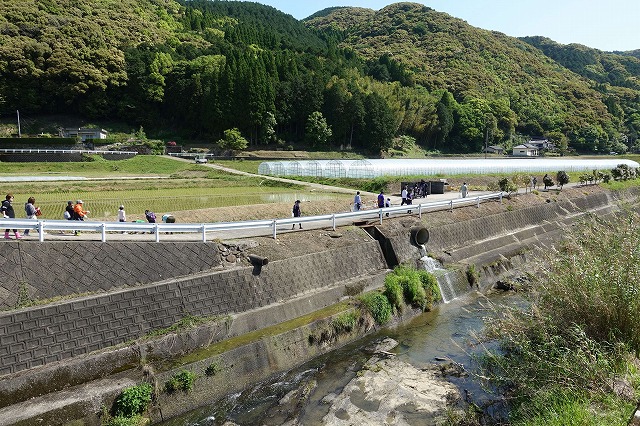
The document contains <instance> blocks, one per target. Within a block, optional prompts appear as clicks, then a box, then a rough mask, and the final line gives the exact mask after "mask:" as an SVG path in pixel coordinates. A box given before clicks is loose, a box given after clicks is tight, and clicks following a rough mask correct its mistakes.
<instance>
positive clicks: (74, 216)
mask: <svg viewBox="0 0 640 426" xmlns="http://www.w3.org/2000/svg"><path fill="white" fill-rule="evenodd" d="M13 201H14V196H13V194H11V193H9V194H7V195H6V197H5V199H4V201H3V202H2V206H0V212H2V217H3V218H5V219H15V218H16V211H15V209H14V206H13ZM24 211H25V217H26V218H27V219H38V217H39V216H41V215H42V210H40V208H39V207H37V206H36V199H35V198H34V197H29V199H28V200H27V202H26V203H25V204H24ZM89 213H90V211H89V210H85V209H84V202H83V201H82V200H76V202H75V204H74V202H73V201H67V205H66V207H65V209H64V213H63V217H64V219H66V220H82V221H83V220H85V218H86V217H87V216H88V215H89ZM144 215H145V218H146V219H147V221H148V222H149V223H156V215H155V213H154V212H152V211H151V210H145V211H144ZM165 216H166V217H167V218H171V219H172V220H171V221H172V222H173V221H175V219H173V217H172V216H171V215H168V214H167V215H165ZM165 216H163V221H164V220H165ZM126 221H127V214H126V212H125V210H124V205H121V206H120V207H119V209H118V222H126ZM167 222H169V220H167ZM11 231H13V234H14V236H15V238H16V239H17V240H19V239H22V237H23V236H28V235H29V229H25V230H24V232H23V233H22V234H20V232H19V231H18V230H17V229H6V230H5V232H4V238H5V239H8V240H10V239H12V238H11V235H10V233H11ZM75 234H76V235H78V234H79V232H78V231H76V232H75Z"/></svg>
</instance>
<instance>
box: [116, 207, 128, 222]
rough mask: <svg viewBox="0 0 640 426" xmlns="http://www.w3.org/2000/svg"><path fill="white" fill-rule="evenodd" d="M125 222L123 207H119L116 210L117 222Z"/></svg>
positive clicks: (125, 216)
mask: <svg viewBox="0 0 640 426" xmlns="http://www.w3.org/2000/svg"><path fill="white" fill-rule="evenodd" d="M126 221H127V213H126V212H125V211H124V206H120V208H118V222H126Z"/></svg>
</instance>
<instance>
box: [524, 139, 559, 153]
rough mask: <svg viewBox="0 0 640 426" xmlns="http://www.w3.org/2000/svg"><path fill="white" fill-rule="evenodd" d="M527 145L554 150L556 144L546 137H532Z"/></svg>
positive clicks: (539, 149) (540, 149) (541, 149)
mask: <svg viewBox="0 0 640 426" xmlns="http://www.w3.org/2000/svg"><path fill="white" fill-rule="evenodd" d="M527 145H531V146H535V147H536V148H538V151H552V150H554V149H555V148H556V146H555V145H554V144H553V143H551V142H549V141H548V140H547V139H545V138H532V139H531V140H530V141H529V142H527Z"/></svg>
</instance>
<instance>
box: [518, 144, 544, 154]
mask: <svg viewBox="0 0 640 426" xmlns="http://www.w3.org/2000/svg"><path fill="white" fill-rule="evenodd" d="M539 155H540V150H539V149H538V147H536V146H534V145H529V144H528V143H525V144H522V145H516V146H514V147H513V156H514V157H537V156H539Z"/></svg>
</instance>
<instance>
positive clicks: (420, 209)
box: [418, 203, 422, 219]
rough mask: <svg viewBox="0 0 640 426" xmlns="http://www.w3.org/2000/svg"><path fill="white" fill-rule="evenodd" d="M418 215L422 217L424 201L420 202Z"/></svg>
mask: <svg viewBox="0 0 640 426" xmlns="http://www.w3.org/2000/svg"><path fill="white" fill-rule="evenodd" d="M418 217H419V218H420V219H422V203H421V204H418Z"/></svg>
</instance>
